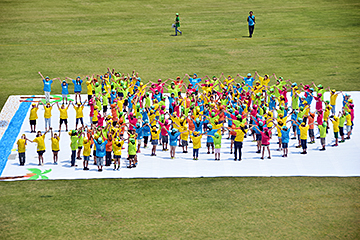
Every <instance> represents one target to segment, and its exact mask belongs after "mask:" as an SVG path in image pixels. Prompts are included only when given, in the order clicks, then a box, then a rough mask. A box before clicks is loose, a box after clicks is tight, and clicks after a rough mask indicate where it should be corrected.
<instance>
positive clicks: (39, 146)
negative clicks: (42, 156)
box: [33, 134, 45, 151]
mask: <svg viewBox="0 0 360 240" xmlns="http://www.w3.org/2000/svg"><path fill="white" fill-rule="evenodd" d="M44 139H45V134H43V135H41V136H40V137H37V138H35V139H34V140H33V142H36V143H37V151H45V141H44Z"/></svg>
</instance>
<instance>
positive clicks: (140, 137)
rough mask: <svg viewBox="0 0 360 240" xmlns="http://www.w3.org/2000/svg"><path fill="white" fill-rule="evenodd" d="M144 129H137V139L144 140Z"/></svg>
mask: <svg viewBox="0 0 360 240" xmlns="http://www.w3.org/2000/svg"><path fill="white" fill-rule="evenodd" d="M143 129H144V127H139V128H137V127H136V133H137V134H138V135H137V139H143Z"/></svg>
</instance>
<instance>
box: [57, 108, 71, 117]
mask: <svg viewBox="0 0 360 240" xmlns="http://www.w3.org/2000/svg"><path fill="white" fill-rule="evenodd" d="M68 108H69V107H66V108H59V111H60V119H68V113H67V110H68Z"/></svg>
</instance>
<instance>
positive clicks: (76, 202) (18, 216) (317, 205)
mask: <svg viewBox="0 0 360 240" xmlns="http://www.w3.org/2000/svg"><path fill="white" fill-rule="evenodd" d="M359 189H360V184H359V180H358V178H198V179H139V180H124V179H114V180H113V179H108V180H74V181H36V182H35V181H32V182H29V181H27V182H5V183H2V184H0V192H1V195H0V209H1V211H0V236H1V238H2V239H24V238H26V239H35V238H36V239H45V238H46V239H53V238H58V239H359V237H360V234H359V230H360V229H359V226H360V220H359V214H360V209H359V208H360V191H359Z"/></svg>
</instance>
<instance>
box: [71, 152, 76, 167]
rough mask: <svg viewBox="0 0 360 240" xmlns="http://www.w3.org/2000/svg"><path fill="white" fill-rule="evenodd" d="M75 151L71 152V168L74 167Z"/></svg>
mask: <svg viewBox="0 0 360 240" xmlns="http://www.w3.org/2000/svg"><path fill="white" fill-rule="evenodd" d="M75 158H76V150H72V151H71V166H75Z"/></svg>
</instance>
